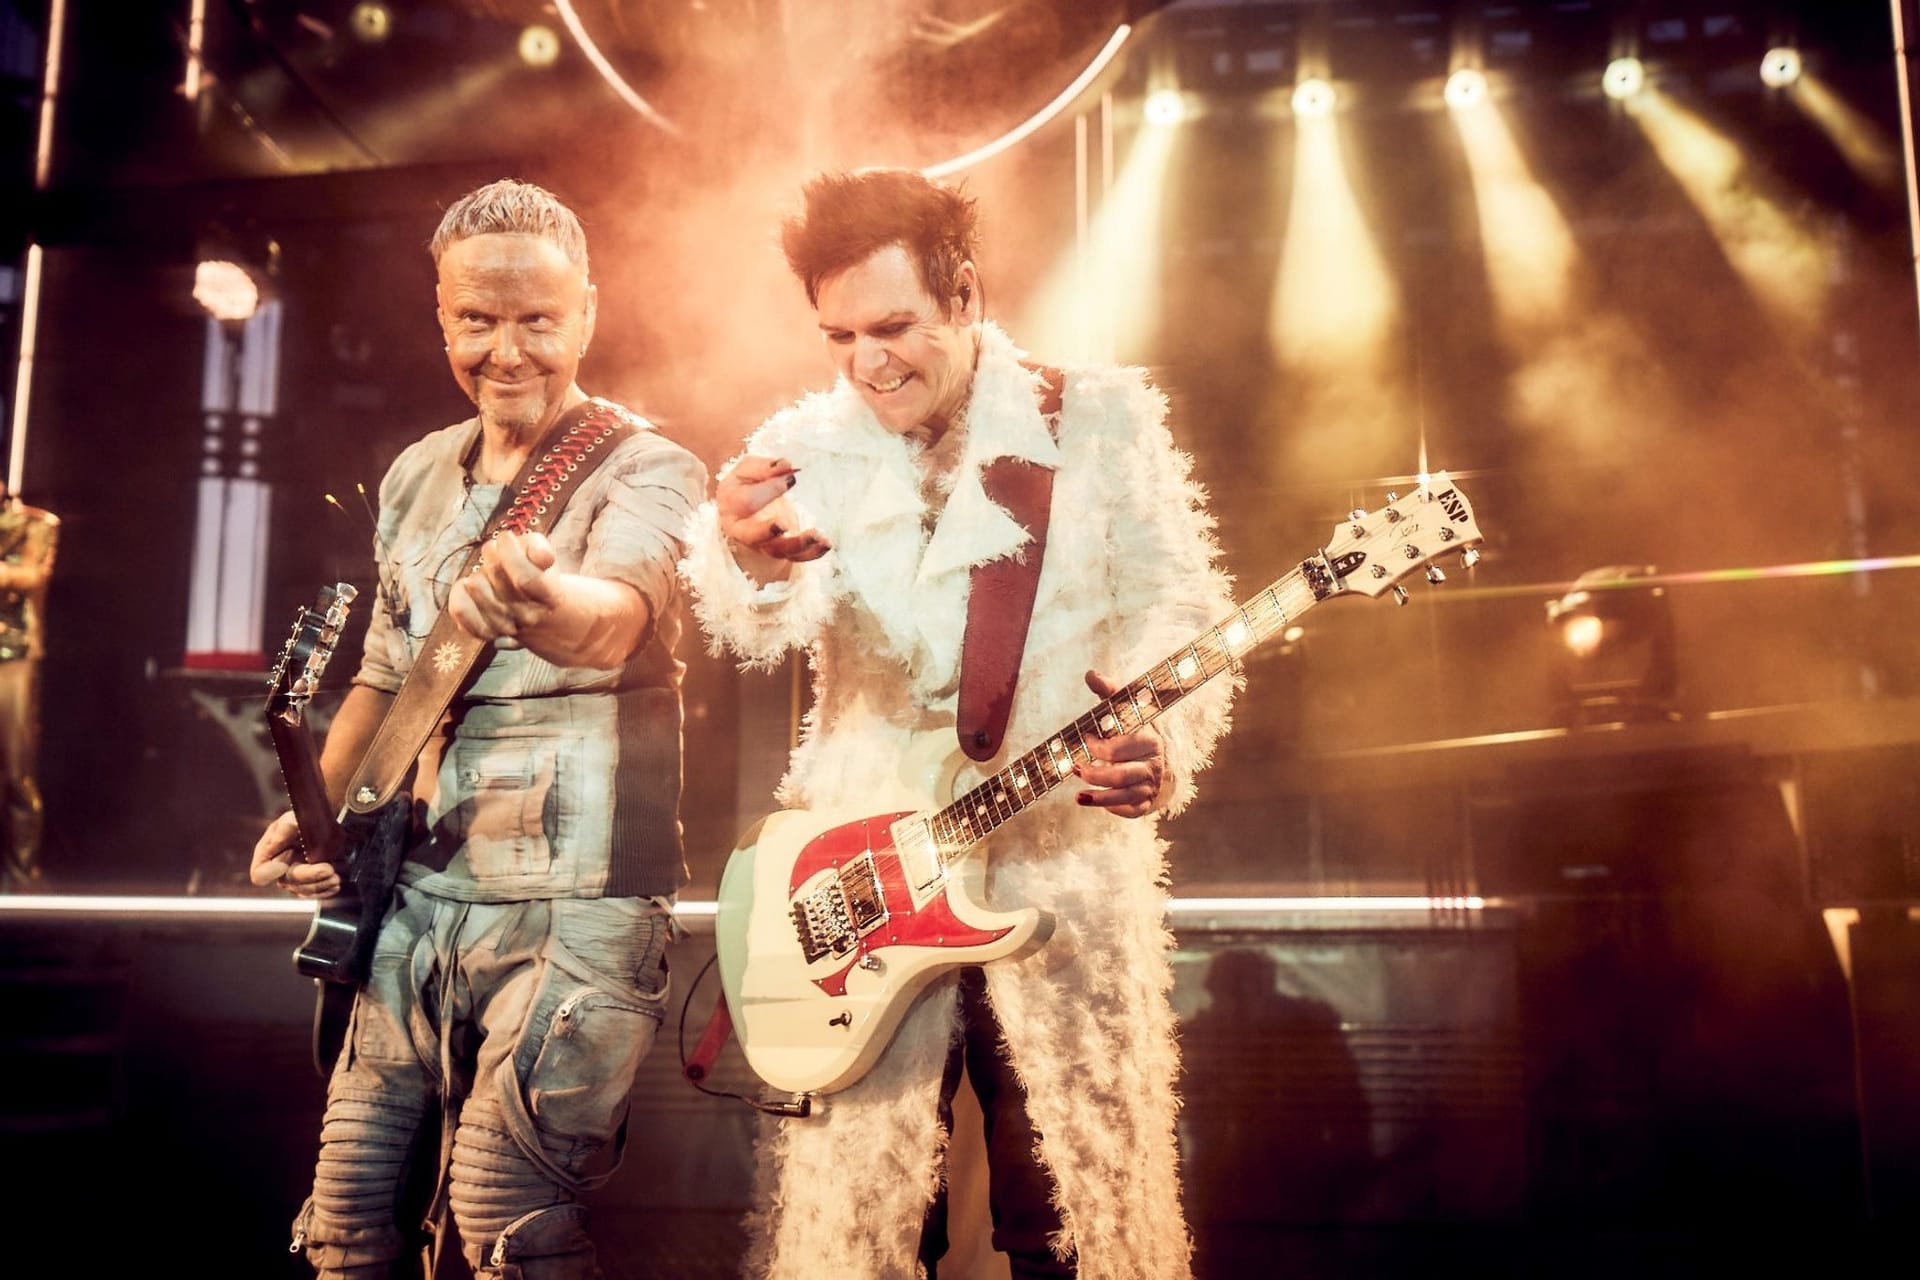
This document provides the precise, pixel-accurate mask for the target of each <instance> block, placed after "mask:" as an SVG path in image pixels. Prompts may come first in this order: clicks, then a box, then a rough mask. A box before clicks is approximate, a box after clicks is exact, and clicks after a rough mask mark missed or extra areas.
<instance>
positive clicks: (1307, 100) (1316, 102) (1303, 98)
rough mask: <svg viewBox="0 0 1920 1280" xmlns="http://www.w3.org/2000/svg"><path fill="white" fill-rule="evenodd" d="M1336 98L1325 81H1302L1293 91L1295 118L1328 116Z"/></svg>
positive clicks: (1331, 87) (1330, 86)
mask: <svg viewBox="0 0 1920 1280" xmlns="http://www.w3.org/2000/svg"><path fill="white" fill-rule="evenodd" d="M1337 100H1338V96H1337V95H1336V94H1335V93H1334V91H1333V86H1332V85H1330V84H1328V83H1327V82H1326V81H1325V80H1319V79H1314V80H1302V81H1301V82H1300V83H1299V84H1298V85H1297V86H1295V87H1294V90H1293V113H1294V114H1295V115H1297V116H1307V117H1318V116H1325V115H1330V114H1331V113H1332V112H1333V106H1334V103H1335V102H1336V101H1337Z"/></svg>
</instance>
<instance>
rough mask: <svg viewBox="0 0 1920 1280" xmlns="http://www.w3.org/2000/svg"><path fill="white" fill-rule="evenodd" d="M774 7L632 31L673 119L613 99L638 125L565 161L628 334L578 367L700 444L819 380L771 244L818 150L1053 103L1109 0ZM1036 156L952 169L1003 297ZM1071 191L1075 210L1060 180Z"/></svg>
mask: <svg viewBox="0 0 1920 1280" xmlns="http://www.w3.org/2000/svg"><path fill="white" fill-rule="evenodd" d="M764 7H765V6H763V5H760V6H756V5H754V4H751V3H748V2H747V0H735V2H734V3H732V4H721V3H713V4H709V5H708V6H706V8H705V15H706V16H705V18H704V19H698V18H696V17H695V16H694V15H693V14H692V13H691V12H689V13H687V14H682V15H681V16H680V18H679V19H678V20H677V22H676V23H669V24H667V25H666V26H665V27H664V28H662V29H660V30H652V29H649V30H648V32H646V33H645V34H646V35H647V36H648V39H650V40H651V49H652V55H653V56H652V58H651V60H650V62H649V60H647V59H643V58H639V57H636V56H635V55H634V54H633V53H632V51H631V50H628V52H627V63H626V64H624V65H626V68H627V71H628V72H629V73H630V74H635V75H636V77H637V76H638V73H639V72H640V71H642V70H649V71H651V73H652V74H650V75H648V76H645V77H644V78H640V87H641V91H642V92H643V93H644V96H645V97H646V98H647V100H648V101H649V102H650V103H652V104H653V105H654V106H656V107H657V108H658V109H659V110H660V111H661V112H662V113H663V114H664V115H665V116H667V117H668V118H669V119H670V120H672V121H673V122H674V124H675V126H676V128H677V130H678V136H677V137H673V136H669V135H666V134H664V133H661V132H659V131H657V130H651V131H649V130H635V129H633V128H632V126H631V125H630V124H629V123H628V122H624V121H623V122H622V130H623V131H621V132H617V133H615V134H614V136H622V137H624V136H628V135H633V136H636V137H637V138H638V142H637V144H636V145H635V147H634V148H633V150H632V154H631V158H630V159H629V160H627V161H626V162H625V163H618V162H616V163H615V164H614V165H611V166H609V165H608V164H606V163H605V162H604V161H602V160H600V159H598V158H596V159H594V160H593V161H591V162H588V161H586V160H584V158H583V159H579V160H575V161H574V162H572V163H570V164H568V165H566V166H565V169H566V170H567V173H568V176H569V177H570V178H571V179H572V180H573V181H574V182H575V183H577V184H578V185H579V186H581V187H583V188H587V189H590V190H592V191H593V192H594V193H595V196H594V199H593V201H592V204H593V207H594V209H595V210H596V211H597V217H596V218H595V219H594V221H593V224H592V225H591V226H590V228H589V231H590V234H591V235H592V236H593V237H594V243H595V250H594V258H595V263H596V267H597V269H598V270H600V271H601V272H602V274H601V276H600V278H599V280H598V284H599V287H600V307H601V317H602V319H601V326H602V333H603V338H602V341H603V343H604V342H605V335H607V334H608V333H609V331H610V330H611V331H618V332H620V333H621V334H622V340H621V341H620V342H619V343H618V345H617V346H613V347H610V348H609V351H608V358H607V359H606V360H605V361H603V362H602V363H601V364H600V365H598V366H590V367H589V368H588V369H587V371H586V372H587V374H588V375H589V376H590V377H598V378H599V379H600V380H601V382H602V384H603V385H602V387H600V388H597V389H602V390H605V391H606V393H607V394H613V395H616V396H619V397H622V398H626V399H628V400H629V402H631V403H635V404H637V405H639V406H641V407H642V408H643V409H644V410H645V411H646V412H647V413H648V414H649V415H650V416H652V417H654V418H655V420H656V421H658V422H660V423H661V424H662V426H663V427H664V428H665V429H667V430H668V431H669V433H670V434H672V435H674V436H675V437H676V438H677V439H679V440H681V441H682V442H683V443H685V444H687V445H688V446H689V447H691V448H693V449H695V451H696V452H699V453H701V454H702V455H703V456H705V457H707V458H708V459H709V461H710V462H711V461H719V460H722V459H724V458H725V457H728V456H730V455H731V453H732V452H733V450H734V449H735V448H736V447H737V445H738V443H739V442H740V440H741V438H742V437H743V436H744V435H745V434H746V433H748V432H749V431H751V430H752V429H753V428H754V427H755V426H756V425H757V424H758V423H759V422H760V421H761V420H762V419H763V418H764V417H765V416H766V415H767V414H768V413H770V412H771V411H772V410H774V409H776V408H778V407H779V406H781V405H783V404H785V403H787V402H789V401H791V400H792V399H793V398H794V397H795V396H796V395H797V394H799V393H800V392H802V391H805V390H808V389H813V388H819V387H824V386H826V385H829V384H830V382H831V377H832V374H831V368H830V365H829V362H828V360H827V358H826V356H825V353H824V350H823V347H822V343H821V339H820V337H819V335H818V332H817V329H816V327H815V322H814V318H813V315H812V313H811V311H810V310H809V309H808V307H807V304H806V299H805V296H804V294H803V293H802V291H801V290H800V288H799V286H798V284H797V283H796V282H795V281H794V280H793V279H792V278H791V276H790V275H789V274H788V272H787V268H786V265H785V262H784V260H783V259H782V257H781V254H780V250H779V244H778V232H779V223H780V220H781V218H782V217H783V216H785V215H786V214H788V213H790V212H791V211H792V210H793V209H794V207H795V205H796V202H797V198H798V194H799V189H800V187H801V184H802V183H803V182H804V181H805V180H806V179H807V178H808V177H809V176H811V175H812V174H814V173H817V172H820V171H823V170H829V169H838V168H852V167H860V166H866V165H903V166H911V167H918V166H923V165H927V164H931V163H935V162H937V161H939V160H943V159H946V158H948V157H950V156H952V155H956V154H960V153H962V152H964V151H966V150H969V149H971V148H973V147H975V146H978V145H980V144H981V143H982V142H985V141H987V140H989V139H990V138H992V137H994V136H996V135H997V134H999V133H1001V132H1004V131H1005V130H1006V129H1009V128H1011V127H1013V126H1014V125H1016V124H1018V123H1019V122H1020V121H1021V120H1022V119H1024V118H1025V116H1026V115H1027V114H1028V113H1030V112H1031V111H1032V110H1034V109H1036V108H1037V107H1038V106H1040V105H1042V104H1044V103H1045V102H1046V101H1047V99H1048V98H1050V97H1051V96H1052V95H1053V94H1054V93H1056V92H1057V91H1058V89H1059V88H1060V86H1062V85H1064V84H1065V83H1066V82H1067V81H1068V80H1069V79H1070V78H1071V77H1072V76H1073V75H1074V74H1076V73H1077V72H1078V70H1079V69H1080V67H1081V66H1083V65H1084V64H1085V61H1086V59H1087V58H1088V57H1089V56H1091V51H1092V50H1093V49H1097V48H1098V46H1099V44H1100V43H1101V42H1102V41H1103V40H1104V39H1105V37H1106V36H1107V35H1109V34H1110V33H1111V31H1112V26H1113V23H1112V18H1113V15H1112V14H1110V13H1107V12H1106V9H1107V6H1100V5H1094V6H1086V7H1085V9H1084V10H1083V11H1078V12H1069V13H1066V14H1061V13H1054V12H1051V11H1050V10H1049V9H1048V8H1047V7H1045V6H1033V5H988V4H973V5H965V4H963V5H957V6H954V5H948V6H943V7H942V10H941V15H942V16H940V17H938V18H936V17H933V16H930V15H928V14H926V13H922V12H920V10H919V7H918V6H912V5H900V4H897V3H888V2H887V0H856V2H854V3H847V4H836V5H831V6H824V5H792V6H785V7H783V8H782V10H781V12H780V15H779V20H778V21H777V22H773V21H768V20H767V15H766V14H765V13H763V12H760V11H761V10H763V9H764ZM581 11H582V16H583V21H585V22H586V23H587V24H588V26H589V28H590V29H601V30H606V31H608V33H609V34H610V35H619V34H622V31H623V30H624V34H625V35H626V36H627V37H628V38H630V39H634V40H638V39H639V34H640V33H638V32H637V29H635V28H633V27H632V25H631V22H630V20H629V19H626V18H623V17H622V16H621V10H620V7H619V6H610V7H609V10H608V11H607V12H604V13H599V14H595V13H594V12H593V11H592V9H591V7H590V6H586V5H583V6H581ZM728 14H731V15H732V19H733V20H723V19H725V18H726V16H727V15H728ZM620 22H628V23H629V25H628V27H627V28H624V29H623V28H620V27H619V23H620ZM596 24H598V25H597V26H596ZM609 43H612V42H611V41H610V42H609ZM640 64H647V65H644V66H643V65H640ZM617 109H621V110H624V107H620V108H617ZM1027 145H1028V146H1029V147H1031V146H1035V145H1037V142H1036V141H1030V142H1029V143H1028V144H1027ZM1027 163H1028V161H1027V160H1025V159H1021V158H1015V157H1009V158H1007V159H1005V160H999V161H995V162H992V163H990V164H989V165H987V166H983V167H981V168H979V169H976V170H974V171H972V172H969V173H967V174H964V175H961V176H960V178H959V179H958V180H959V181H961V182H963V183H964V185H965V186H966V187H967V189H968V190H969V191H970V192H971V193H972V194H974V195H975V196H977V197H979V198H980V200H981V207H982V214H983V219H982V221H983V231H984V236H985V240H986V244H985V248H984V252H983V255H982V257H983V262H982V264H981V266H982V270H983V274H984V276H985V281H986V288H987V295H988V297H989V299H990V300H993V299H999V300H1000V302H1001V303H1002V304H1004V303H1005V302H1007V301H1008V300H1010V299H1011V298H1013V297H1014V296H1016V295H1017V294H1018V293H1019V292H1020V289H1021V287H1022V285H1023V282H1022V281H1020V280H1017V279H1016V278H1014V277H1013V276H1012V275H1011V274H1007V275H996V272H997V271H1002V270H1003V269H1004V268H1005V266H1008V265H1011V266H1016V267H1019V268H1022V269H1024V268H1025V267H1026V266H1027V265H1029V264H1028V263H1027V262H1026V258H1027V257H1028V255H1029V253H1030V249H1031V245H1032V243H1033V241H1034V240H1035V238H1036V237H1035V236H1034V234H1033V232H1032V231H1031V230H1029V229H1028V226H1029V224H1030V223H1031V222H1032V221H1033V219H1032V218H1030V217H1027V216H1025V215H1024V214H1023V211H1022V209H1021V205H1020V200H1019V196H1017V195H1016V193H1017V192H1019V191H1020V189H1021V188H1022V186H1023V185H1024V184H1026V183H1027V181H1028V180H1029V179H1030V178H1031V175H1030V174H1029V173H1028V172H1027V170H1026V165H1027ZM1025 195H1026V198H1027V199H1029V200H1030V199H1031V192H1030V191H1028V192H1026V193H1025ZM1061 198H1062V201H1063V202H1064V203H1065V204H1066V207H1067V208H1068V209H1069V210H1070V208H1071V204H1070V202H1071V188H1070V187H1069V188H1067V189H1066V190H1065V191H1064V192H1063V193H1062V197H1061ZM1041 220H1042V221H1044V218H1043V219H1041ZM1002 234H1004V235H1005V236H1006V237H1007V239H1006V241H1005V242H1003V241H1001V240H997V239H996V236H997V235H1002ZM1042 238H1044V237H1042ZM1053 243H1054V244H1055V245H1057V244H1058V243H1059V242H1058V241H1057V240H1054V241H1053Z"/></svg>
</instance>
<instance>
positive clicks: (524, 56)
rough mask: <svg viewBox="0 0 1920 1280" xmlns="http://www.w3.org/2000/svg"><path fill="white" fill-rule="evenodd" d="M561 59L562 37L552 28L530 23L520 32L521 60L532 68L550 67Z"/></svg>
mask: <svg viewBox="0 0 1920 1280" xmlns="http://www.w3.org/2000/svg"><path fill="white" fill-rule="evenodd" d="M559 57H560V37H559V36H557V35H555V34H554V31H553V28H552V27H546V26H542V25H541V24H539V23H537V22H535V23H530V24H529V25H528V26H527V27H526V28H525V29H524V30H522V31H521V32H520V60H521V61H522V62H524V63H526V64H527V65H528V66H530V67H550V66H552V65H553V64H554V63H555V62H556V61H558V60H559Z"/></svg>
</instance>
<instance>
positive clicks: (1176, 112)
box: [1143, 89, 1187, 127]
mask: <svg viewBox="0 0 1920 1280" xmlns="http://www.w3.org/2000/svg"><path fill="white" fill-rule="evenodd" d="M1143 110H1144V113H1145V115H1146V117H1147V123H1148V124H1157V125H1161V126H1163V127H1164V126H1167V125H1175V124H1179V123H1180V121H1181V120H1182V119H1183V118H1185V116H1186V114H1187V104H1186V100H1185V99H1183V98H1182V97H1181V96H1180V91H1179V90H1177V89H1155V90H1154V91H1153V92H1152V93H1150V94H1148V95H1147V102H1146V106H1145V108H1143Z"/></svg>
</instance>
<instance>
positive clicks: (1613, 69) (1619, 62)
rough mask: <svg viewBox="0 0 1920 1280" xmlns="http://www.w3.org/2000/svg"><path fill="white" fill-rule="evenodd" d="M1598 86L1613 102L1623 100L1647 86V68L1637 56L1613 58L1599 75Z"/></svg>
mask: <svg viewBox="0 0 1920 1280" xmlns="http://www.w3.org/2000/svg"><path fill="white" fill-rule="evenodd" d="M1600 87H1601V88H1602V89H1604V90H1606V93H1607V96H1608V97H1609V98H1612V99H1613V100H1614V101H1615V102H1624V101H1625V100H1626V99H1628V98H1631V97H1633V96H1634V95H1635V94H1636V93H1639V92H1640V91H1641V90H1642V89H1644V88H1646V87H1647V68H1646V65H1645V64H1644V63H1642V62H1641V61H1640V59H1638V58H1615V59H1614V60H1613V61H1612V62H1609V63H1608V64H1607V70H1606V73H1605V74H1604V75H1602V76H1601V77H1600Z"/></svg>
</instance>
